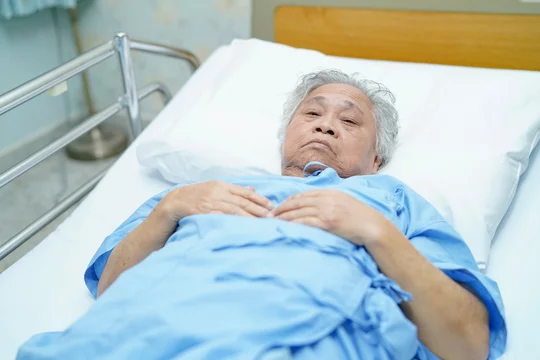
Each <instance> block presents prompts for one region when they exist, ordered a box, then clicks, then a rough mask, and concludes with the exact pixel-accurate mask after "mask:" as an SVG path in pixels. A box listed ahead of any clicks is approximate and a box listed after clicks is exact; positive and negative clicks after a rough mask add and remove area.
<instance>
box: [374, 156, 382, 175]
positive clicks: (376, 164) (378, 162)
mask: <svg viewBox="0 0 540 360" xmlns="http://www.w3.org/2000/svg"><path fill="white" fill-rule="evenodd" d="M381 164H382V160H381V158H380V157H378V156H375V160H374V161H373V173H374V174H375V173H376V172H377V171H379V168H380V167H381Z"/></svg>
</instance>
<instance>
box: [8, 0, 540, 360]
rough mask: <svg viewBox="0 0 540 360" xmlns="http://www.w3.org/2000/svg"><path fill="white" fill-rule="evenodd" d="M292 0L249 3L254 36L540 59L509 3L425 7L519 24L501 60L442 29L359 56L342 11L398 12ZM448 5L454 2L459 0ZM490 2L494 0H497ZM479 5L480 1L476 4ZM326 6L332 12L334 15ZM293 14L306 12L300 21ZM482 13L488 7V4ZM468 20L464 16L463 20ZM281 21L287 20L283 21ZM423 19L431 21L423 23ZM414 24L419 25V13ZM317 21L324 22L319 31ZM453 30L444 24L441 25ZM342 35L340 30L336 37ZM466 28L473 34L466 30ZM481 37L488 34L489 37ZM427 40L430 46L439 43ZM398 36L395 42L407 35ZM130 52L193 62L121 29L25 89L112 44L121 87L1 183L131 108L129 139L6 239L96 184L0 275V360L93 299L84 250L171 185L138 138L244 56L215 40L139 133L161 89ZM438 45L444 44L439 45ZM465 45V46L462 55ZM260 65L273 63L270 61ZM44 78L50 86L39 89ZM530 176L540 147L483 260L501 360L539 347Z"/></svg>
mask: <svg viewBox="0 0 540 360" xmlns="http://www.w3.org/2000/svg"><path fill="white" fill-rule="evenodd" d="M292 3H294V5H299V4H300V5H309V4H312V3H313V1H311V2H308V1H255V2H254V3H253V23H254V28H253V32H254V35H255V36H256V37H259V38H263V39H266V40H275V41H277V42H281V43H285V44H289V45H294V46H298V47H305V48H312V49H316V50H321V51H324V52H326V53H328V54H331V55H335V56H347V57H351V58H352V57H364V58H374V59H384V60H395V61H412V62H432V63H439V64H440V63H442V64H452V65H471V66H482V67H493V68H518V69H529V70H540V61H538V59H540V57H538V56H536V55H538V54H539V52H538V51H539V47H538V46H533V45H530V44H529V43H530V42H532V41H533V40H538V39H540V38H535V37H534V36H535V35H538V34H540V33H539V31H540V30H539V25H538V23H539V20H538V19H539V18H540V16H535V17H534V20H535V21H536V23H535V24H533V23H529V22H527V21H524V19H523V18H520V17H519V16H518V15H515V14H508V15H504V14H507V13H510V12H512V11H508V9H505V8H504V7H501V6H499V7H496V8H497V9H498V10H497V11H499V12H500V13H501V14H497V15H491V16H492V17H490V15H479V16H487V18H485V19H483V18H482V19H480V18H478V19H477V18H474V16H473V15H472V14H471V13H470V12H469V11H468V10H470V9H461V8H459V6H465V5H463V4H464V2H461V5H456V6H457V8H449V9H446V10H450V11H456V13H445V12H436V13H435V12H434V13H433V14H434V15H435V16H442V18H443V19H445V17H444V15H446V14H448V15H451V16H456V14H458V15H459V13H457V12H458V11H467V13H466V15H465V20H464V19H463V18H461V19H453V18H451V17H448V18H446V19H447V20H448V21H447V23H448V24H449V26H450V28H452V26H458V25H459V24H462V25H461V26H463V22H465V24H468V25H469V26H473V27H474V24H475V23H478V21H479V19H480V20H482V21H488V23H489V21H492V23H491V24H493V25H494V27H493V28H495V27H496V26H498V25H497V24H502V23H504V24H506V25H508V24H510V25H509V26H511V27H512V28H513V29H514V30H515V29H517V28H519V29H521V30H520V31H518V32H517V33H515V34H514V41H513V42H510V43H509V42H505V41H500V42H499V43H497V44H493V47H492V48H497V49H499V50H500V47H501V46H502V49H503V51H502V52H501V53H502V54H507V52H506V51H507V50H509V49H510V50H511V49H513V51H514V52H513V55H512V56H510V57H509V58H506V59H505V58H504V56H503V58H501V57H497V58H493V57H492V56H486V55H485V54H483V53H482V52H481V51H475V50H474V48H471V47H470V43H465V44H464V43H460V42H459V41H458V42H452V41H446V42H444V41H443V40H442V39H441V37H443V36H448V33H444V34H440V33H439V34H437V35H433V34H432V36H429V37H428V39H424V40H423V41H420V40H417V41H420V44H416V45H415V44H412V45H411V43H410V42H409V43H408V44H407V46H405V47H401V48H399V49H397V50H396V49H395V48H393V49H389V48H385V47H384V46H378V47H376V46H369V45H365V46H364V48H365V49H373V48H377V51H376V52H374V53H372V52H370V51H367V52H365V53H362V52H361V50H362V49H361V48H360V47H359V46H358V42H361V43H364V44H366V43H369V42H370V41H371V42H372V43H371V45H373V42H374V41H379V40H378V39H377V38H376V37H370V36H367V37H366V36H363V37H361V38H355V36H354V35H350V34H358V33H359V32H362V31H363V29H361V28H359V27H358V26H360V25H359V22H357V21H347V20H346V17H347V16H350V14H353V15H354V16H356V17H357V16H360V15H361V14H360V13H355V12H354V11H368V12H369V15H370V16H369V19H370V21H368V22H371V23H377V24H381V23H382V24H384V19H388V18H389V17H391V18H393V19H394V20H395V16H398V17H399V15H400V14H399V12H396V13H395V12H394V11H392V10H388V11H390V13H387V12H385V11H381V12H380V13H379V12H376V11H373V10H371V9H369V8H370V6H366V9H364V8H359V7H361V6H360V5H362V4H363V3H369V2H362V1H358V2H352V1H343V2H341V3H343V4H344V6H346V7H347V8H345V7H343V8H337V6H338V4H339V3H340V2H337V1H332V2H331V1H327V2H324V1H320V2H318V5H319V6H327V7H333V10H332V9H330V10H329V11H326V10H328V9H325V8H322V7H313V8H311V7H307V6H304V7H302V8H299V7H297V6H285V5H288V4H292ZM353 3H354V4H353ZM358 3H360V5H359V4H358ZM381 3H382V5H381V7H383V8H384V7H386V5H385V4H387V3H389V2H381ZM406 3H407V4H409V5H407V6H408V11H409V13H406V14H405V15H406V16H416V15H418V13H420V14H421V12H417V10H420V9H421V5H420V2H415V1H411V2H406ZM456 3H458V4H459V3H460V2H456ZM479 3H481V2H479ZM498 3H499V4H500V2H498ZM411 4H412V5H411ZM485 4H487V2H484V5H485ZM364 5H365V4H364ZM277 6H279V7H277ZM407 6H406V7H407ZM276 9H277V10H276ZM482 9H483V10H485V9H486V7H484V8H482V7H481V6H480V9H477V10H478V11H482ZM535 9H536V10H538V13H539V14H540V9H538V7H536V8H535ZM438 10H440V9H438ZM334 11H336V12H338V13H333V12H334ZM298 12H301V13H303V14H304V15H301V16H300V18H299V13H298ZM490 12H493V11H492V10H490ZM274 13H275V17H274V18H272V17H269V16H268V14H274ZM401 15H403V14H401ZM374 16H380V18H374ZM469 16H473V17H472V18H469V19H467V17H469ZM500 16H503V18H500ZM504 16H508V17H504ZM513 17H516V18H515V19H514V18H513ZM291 18H292V19H294V21H291ZM336 18H341V19H342V20H343V19H344V18H345V20H344V21H343V22H342V23H340V24H341V25H340V27H337V26H335V27H329V26H328V23H327V21H332V19H336ZM421 18H422V17H420V19H421ZM302 19H309V20H310V22H309V24H311V25H309V24H307V23H303V22H302ZM329 19H330V20H329ZM486 19H488V20H486ZM416 20H418V19H416ZM518 20H519V21H518ZM525 20H528V19H525ZM430 21H431V22H433V20H430ZM438 21H441V18H438V19H436V20H435V22H438ZM398 22H399V20H398ZM415 23H418V21H415ZM420 23H422V21H420ZM313 24H315V25H313ZM343 24H347V25H343ZM388 24H390V25H389V26H383V28H382V30H381V32H380V33H379V35H380V34H384V33H385V34H386V35H383V38H384V36H390V35H389V34H390V33H392V34H394V35H396V36H398V37H399V35H397V34H403V31H402V29H397V28H394V29H393V30H392V26H393V25H392V24H391V22H390V23H387V25H388ZM368 25H369V24H368ZM485 25H486V23H483V26H480V27H479V28H480V30H482V29H484V30H483V31H485V30H486V29H489V27H487V28H486V26H485ZM419 26H422V25H421V24H420V25H419ZM424 26H427V23H426V22H425V18H424ZM325 27H326V30H324V29H323V28H325ZM456 29H457V28H454V29H453V30H456ZM364 30H365V29H364ZM453 30H452V29H451V30H450V32H452V31H453ZM317 31H320V34H319V35H320V36H319V35H317ZM325 31H327V32H333V33H334V37H333V39H336V38H337V39H340V40H339V41H338V42H339V44H334V45H332V41H330V42H329V41H327V40H328V39H327V38H325V37H324V33H325ZM339 32H341V35H342V36H340V34H339ZM345 33H347V34H349V35H348V36H343V35H344V34H345ZM516 34H517V36H516ZM520 34H521V35H522V36H521V37H520ZM523 34H525V35H523ZM531 34H532V35H531ZM274 36H275V37H274ZM404 36H405V35H404ZM474 36H479V35H478V33H476V34H475V35H474ZM474 36H473V37H474ZM313 38H317V40H318V41H316V42H314V41H312V39H313ZM487 38H490V39H491V38H493V36H490V37H487ZM379 39H380V38H379ZM437 39H438V41H439V42H437ZM499 39H500V38H499ZM402 40H403V41H405V38H403V39H402ZM446 40H448V39H446ZM476 41H478V39H476ZM429 42H431V43H430V44H431V45H432V46H434V47H435V48H437V46H439V45H437V44H439V43H444V46H443V47H448V46H450V47H452V46H453V47H455V51H450V53H451V54H453V55H452V56H439V55H433V54H436V53H437V51H433V52H425V53H424V54H421V53H419V52H417V51H415V49H419V48H421V47H422V46H425V45H426V44H427V43H429ZM527 44H529V45H530V46H529V45H527ZM130 48H132V49H135V50H143V51H150V52H154V53H162V54H165V55H169V56H175V57H181V58H187V59H188V60H189V61H190V62H191V63H192V64H193V67H194V68H196V66H197V61H196V59H195V58H194V57H192V56H191V55H190V54H189V53H186V52H179V51H178V50H175V49H171V48H167V47H162V46H159V45H156V44H146V43H143V42H137V41H130V40H129V39H128V38H127V37H126V36H125V35H118V36H117V37H116V38H115V40H114V41H113V42H111V43H108V44H105V45H104V46H102V47H100V48H97V49H94V50H92V51H91V52H89V53H87V54H84V55H83V56H81V57H79V58H78V59H76V63H73V62H72V63H70V64H71V65H70V66H71V67H72V68H71V67H70V68H60V70H61V71H58V70H55V71H53V72H51V73H49V74H48V75H46V77H45V78H40V79H41V80H34V81H38V84H34V86H33V87H32V88H35V91H42V90H43V89H44V87H45V86H54V84H57V83H60V82H62V81H64V80H65V79H66V78H67V77H68V76H71V75H72V74H74V73H75V72H76V71H82V70H83V69H85V68H87V67H89V66H91V65H92V64H93V63H95V62H96V61H97V60H96V59H101V58H102V57H104V56H105V54H106V55H107V56H112V55H113V54H114V53H115V52H119V53H120V56H119V58H120V65H121V69H122V74H123V75H124V77H123V78H124V85H125V90H126V93H125V95H124V96H123V97H122V98H121V99H120V100H119V101H118V102H117V103H116V104H114V105H112V106H111V107H109V108H107V109H105V110H104V111H102V112H100V113H98V114H96V115H95V116H94V117H92V118H91V119H90V120H88V121H86V122H84V123H83V124H82V125H80V126H79V127H78V128H76V129H74V130H72V132H71V133H70V134H71V135H69V138H63V140H62V142H60V141H58V142H55V143H53V144H51V145H50V146H48V147H47V148H45V149H44V150H41V151H40V152H38V153H36V154H35V155H33V156H32V157H31V158H29V159H28V160H26V161H25V162H23V163H21V165H18V166H16V167H15V168H13V169H12V170H10V171H8V172H7V173H5V174H2V175H0V186H2V185H4V184H5V183H7V182H8V180H11V179H13V178H15V177H16V176H17V175H19V174H21V173H23V172H24V171H25V170H27V169H28V168H30V167H31V166H33V165H35V164H37V163H38V162H39V161H40V160H42V159H44V158H46V157H47V156H48V155H50V154H52V153H54V152H55V151H57V150H58V149H59V148H61V147H62V146H63V145H65V144H67V143H68V142H69V140H73V139H74V138H76V137H77V136H79V135H80V134H83V133H84V132H86V131H87V130H88V129H90V128H92V127H93V126H95V125H97V124H98V123H100V122H102V121H104V120H105V119H106V118H108V117H110V116H111V115H112V114H114V113H116V112H118V111H120V110H121V109H124V108H127V109H128V110H129V115H130V120H131V123H132V131H133V136H134V137H135V139H134V141H133V143H132V144H131V146H130V147H129V148H128V149H127V150H126V151H125V152H124V154H122V156H121V157H120V158H119V160H118V161H117V162H116V163H115V164H114V165H113V166H112V167H111V168H110V169H109V170H108V171H107V172H106V174H100V175H98V177H96V178H95V179H92V180H90V181H89V182H88V183H87V184H86V185H84V186H83V187H82V188H81V189H79V190H78V191H77V192H76V193H74V194H72V196H70V197H68V200H67V201H65V202H64V203H62V204H60V207H59V208H57V209H56V210H54V211H52V212H51V213H49V214H47V215H46V216H45V217H44V218H42V219H40V220H39V221H38V222H37V223H36V224H34V225H32V226H30V227H29V228H28V229H26V230H24V231H23V232H21V233H20V234H19V235H17V236H16V238H15V239H14V241H13V239H12V241H10V242H9V245H8V247H3V248H2V254H1V255H5V254H7V253H8V252H9V251H11V250H12V249H14V248H15V247H16V246H17V245H18V244H20V243H22V242H23V241H24V240H25V239H27V238H28V237H29V236H31V234H33V233H35V232H36V231H37V229H39V228H41V227H42V226H43V225H44V224H46V223H47V222H48V221H50V220H51V219H52V218H54V216H56V215H57V214H59V213H61V211H63V210H65V209H66V208H68V207H69V206H70V205H71V204H73V203H75V202H76V201H77V200H78V199H80V198H81V197H83V196H84V195H85V194H86V193H87V192H89V191H90V190H91V189H92V188H93V187H94V186H95V188H94V189H93V190H92V191H90V192H89V194H88V196H87V197H86V198H85V199H84V201H83V202H82V203H81V204H80V205H79V206H78V207H77V209H76V210H75V211H74V212H73V213H72V214H71V215H70V217H69V218H68V219H67V220H66V221H65V222H64V223H62V224H61V225H60V226H59V227H58V228H57V229H56V230H55V231H54V232H53V233H52V234H51V235H50V236H48V237H47V238H46V239H45V240H44V241H43V242H42V243H40V244H39V245H38V246H37V247H36V248H34V249H33V250H31V251H30V252H29V253H28V254H26V255H25V256H24V257H23V258H22V259H20V260H19V261H18V262H17V263H15V264H14V265H12V266H11V267H10V268H8V269H7V270H6V271H5V272H4V273H2V274H0V359H10V358H13V357H14V355H15V353H16V350H17V348H18V346H20V345H21V344H22V343H23V342H24V341H25V340H27V339H28V338H29V337H30V336H31V335H32V334H34V333H38V332H44V331H56V330H62V329H65V328H66V327H67V326H69V324H70V323H72V322H73V321H74V320H75V319H76V318H77V317H79V316H80V315H82V314H83V313H84V312H85V311H86V310H87V309H88V308H89V306H91V304H92V302H93V300H92V299H91V297H90V295H89V294H88V291H87V289H86V287H85V285H84V283H83V281H82V275H83V273H84V270H85V268H86V266H87V264H88V261H89V259H90V258H91V256H92V254H93V253H94V252H95V250H96V249H97V247H98V246H99V244H100V243H101V241H102V240H103V239H104V238H105V236H107V235H108V234H110V233H111V232H112V231H113V230H114V229H115V228H116V227H117V226H118V225H119V224H120V223H121V222H122V221H123V220H125V218H126V217H127V216H129V215H130V214H131V213H132V212H133V211H134V210H135V209H136V208H137V207H138V206H139V205H140V204H141V203H142V202H143V201H145V200H146V199H148V198H149V197H150V196H152V195H154V194H156V193H158V192H159V191H161V190H163V189H166V188H167V187H169V186H170V183H168V182H166V181H164V180H163V179H162V178H161V177H160V176H158V174H156V171H155V170H150V169H148V168H145V167H143V166H141V165H140V163H139V162H138V159H137V156H136V149H137V146H139V145H140V144H141V143H143V142H145V141H146V140H148V139H155V138H156V137H158V136H159V135H160V133H161V132H162V129H164V128H168V127H169V126H171V124H174V123H175V122H176V121H178V117H179V116H181V115H179V114H188V113H189V112H190V109H191V108H192V107H193V106H195V105H194V104H197V103H198V102H200V101H201V98H205V97H206V96H207V95H208V93H210V92H212V91H214V89H217V88H218V87H219V85H220V79H222V78H223V74H226V73H227V71H229V70H230V68H231V67H233V66H234V63H235V57H237V56H242V54H239V53H235V52H234V51H233V49H232V47H231V46H223V47H221V48H219V49H217V50H216V51H215V52H214V53H213V54H212V55H211V56H210V58H209V59H207V61H205V62H204V63H203V64H202V66H201V67H200V68H199V69H198V70H197V71H196V72H195V73H194V74H193V76H192V77H191V78H190V79H189V80H188V82H187V83H186V84H185V85H184V87H183V88H182V89H181V90H180V91H179V92H178V94H176V95H175V96H174V97H173V98H172V99H171V101H170V102H169V103H168V105H167V106H166V108H165V109H164V110H163V111H162V112H161V113H160V114H159V115H158V116H157V118H156V119H155V120H154V121H152V122H151V123H150V125H149V126H148V127H147V128H146V129H145V130H144V131H143V132H142V133H140V132H141V127H140V122H139V121H140V116H139V115H138V99H142V98H144V97H146V96H147V95H149V94H150V93H152V92H160V93H162V94H163V95H164V97H165V99H166V100H167V99H168V95H167V90H166V88H164V87H163V86H162V85H159V84H154V85H150V86H147V87H145V88H143V89H141V90H139V91H137V90H136V89H135V87H134V82H133V68H132V65H131V60H130V51H129V49H130ZM439 48H440V49H442V47H441V46H439ZM459 49H461V51H460V50H459ZM464 49H467V51H465V50H464ZM390 50H391V51H390ZM444 54H448V52H444ZM432 56H434V57H432ZM335 59H336V61H340V59H341V58H339V57H336V58H335ZM267 61H268V62H271V61H272V59H268V60H267ZM346 61H347V62H348V63H349V64H350V63H351V62H354V61H356V60H353V59H346ZM358 61H360V60H358ZM83 64H84V65H83ZM68 70H69V71H68ZM45 83H46V84H48V85H45ZM38 85H39V86H38ZM23 93H24V94H23ZM34 94H35V93H30V94H29V93H27V92H23V91H19V92H18V93H14V94H12V95H11V96H12V97H11V98H10V99H9V100H10V101H9V103H10V104H11V105H9V106H10V108H12V107H14V106H16V105H17V104H20V103H22V102H24V101H25V100H27V99H29V98H30V96H33V95H34ZM2 100H4V102H2ZM539 101H540V100H539ZM6 103H7V101H5V98H2V97H0V113H2V110H5V109H6V107H5V106H6V105H5V104H6ZM3 106H4V107H3ZM5 111H7V110H5ZM184 120H185V119H184ZM53 145H54V146H53ZM126 179H129V181H128V182H126ZM539 184H540V149H538V148H537V149H536V150H535V151H534V152H533V154H532V156H531V159H530V164H529V168H528V169H527V170H526V172H525V173H524V175H523V176H522V178H521V180H520V185H519V187H518V189H517V193H516V197H515V199H514V201H513V202H512V204H511V206H510V209H509V210H508V212H507V213H506V215H505V217H504V219H503V221H502V223H501V224H500V226H499V228H498V231H497V233H496V236H495V239H494V241H493V246H492V250H491V256H490V263H489V266H488V268H487V274H488V275H490V276H491V277H492V278H493V279H494V280H496V281H497V282H498V284H499V286H500V289H501V292H502V295H503V299H504V301H505V306H506V312H507V323H508V331H509V338H508V348H507V353H506V354H505V355H504V358H505V359H510V360H514V359H516V360H517V359H540V344H539V343H538V341H537V335H536V331H535V330H536V329H535V325H536V324H538V323H540V307H539V306H538V305H539V304H540V301H539V300H540V282H538V281H537V279H536V278H537V276H538V274H540V263H539V262H538V261H537V259H536V257H537V254H540V241H538V239H539V234H540V221H538V217H539V216H540V190H539V189H538V186H539ZM81 229H82V231H81Z"/></svg>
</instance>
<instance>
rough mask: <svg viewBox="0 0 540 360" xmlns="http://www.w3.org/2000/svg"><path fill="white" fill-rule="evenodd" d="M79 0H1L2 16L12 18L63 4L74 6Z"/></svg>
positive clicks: (0, 12) (0, 11) (64, 5)
mask: <svg viewBox="0 0 540 360" xmlns="http://www.w3.org/2000/svg"><path fill="white" fill-rule="evenodd" d="M76 5H77V0H0V16H3V17H4V18H6V19H11V18H12V17H14V16H25V15H29V14H32V13H34V12H36V11H39V10H42V9H45V8H49V7H54V6H61V7H64V8H74V7H75V6H76Z"/></svg>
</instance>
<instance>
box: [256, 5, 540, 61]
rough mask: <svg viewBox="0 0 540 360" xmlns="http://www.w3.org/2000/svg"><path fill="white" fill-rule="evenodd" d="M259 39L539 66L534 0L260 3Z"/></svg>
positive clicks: (385, 56)
mask: <svg viewBox="0 0 540 360" xmlns="http://www.w3.org/2000/svg"><path fill="white" fill-rule="evenodd" d="M252 24H253V25H252V31H253V36H254V37H257V38H260V39H263V40H268V41H275V42H278V43H281V44H286V45H290V46H294V47H300V48H307V49H313V50H318V51H321V52H323V53H326V54H328V55H336V56H346V57H355V58H365V59H378V60H393V61H408V62H421V63H432V64H447V65H463V66H476V67H486V68H503V69H520V70H540V2H537V3H533V2H532V0H440V1H429V0H400V1H395V0H271V1H270V0H254V1H253V21H252Z"/></svg>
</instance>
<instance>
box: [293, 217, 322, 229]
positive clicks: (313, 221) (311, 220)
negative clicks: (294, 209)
mask: <svg viewBox="0 0 540 360" xmlns="http://www.w3.org/2000/svg"><path fill="white" fill-rule="evenodd" d="M292 222H293V223H296V224H302V225H307V226H313V227H316V228H319V229H323V230H326V228H325V226H324V223H323V222H322V221H321V220H320V219H319V218H317V217H315V216H306V217H301V218H296V219H294V220H292Z"/></svg>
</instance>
